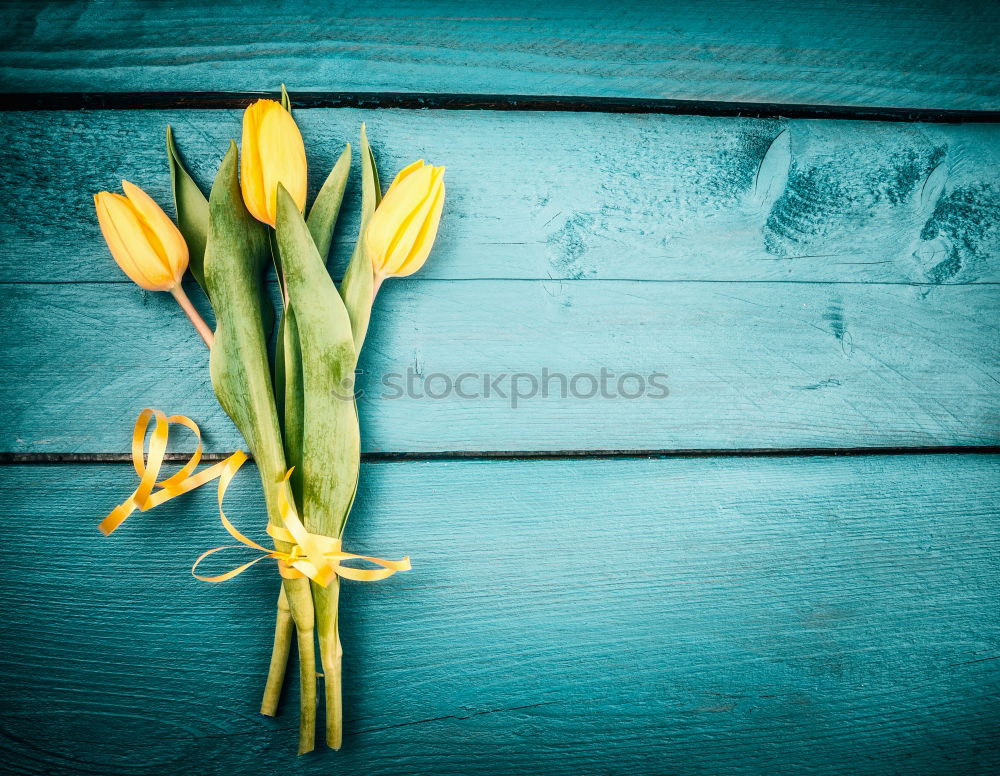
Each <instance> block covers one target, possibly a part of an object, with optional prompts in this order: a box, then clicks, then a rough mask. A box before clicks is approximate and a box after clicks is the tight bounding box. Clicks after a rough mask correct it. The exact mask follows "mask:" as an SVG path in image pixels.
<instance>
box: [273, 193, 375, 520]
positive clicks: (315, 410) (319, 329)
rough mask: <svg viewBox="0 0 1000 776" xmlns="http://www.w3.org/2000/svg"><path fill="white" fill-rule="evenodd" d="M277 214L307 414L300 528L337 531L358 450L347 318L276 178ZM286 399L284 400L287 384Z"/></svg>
mask: <svg viewBox="0 0 1000 776" xmlns="http://www.w3.org/2000/svg"><path fill="white" fill-rule="evenodd" d="M277 215H278V217H277V228H276V233H277V238H278V248H279V250H280V251H281V264H282V267H283V268H284V271H285V281H286V283H287V284H288V296H289V299H290V302H291V304H290V307H289V309H292V307H291V305H294V310H295V312H294V321H295V324H294V325H295V327H296V332H297V334H298V337H297V340H298V342H299V346H300V350H301V368H302V388H301V390H302V409H303V417H304V418H308V423H305V424H304V425H303V429H302V443H301V451H302V465H301V469H302V501H301V512H302V519H303V522H304V523H305V526H306V529H307V530H309V531H311V532H314V533H320V534H324V535H326V536H334V537H338V538H339V537H340V536H341V534H342V532H343V529H344V524H345V523H346V521H347V514H348V510H349V508H350V504H351V502H352V500H353V498H354V491H355V488H356V486H357V478H358V468H359V461H360V455H361V437H360V432H359V430H358V418H357V413H356V411H355V407H354V364H355V361H356V355H355V351H354V338H353V334H352V332H351V321H350V318H349V317H348V314H347V309H346V308H345V307H344V304H343V302H342V301H341V298H340V295H339V294H338V293H337V289H336V286H334V283H333V280H331V279H330V275H329V273H328V272H327V271H326V266H325V264H324V262H323V260H322V259H321V258H320V255H319V252H318V251H317V249H316V244H315V242H313V238H312V235H311V234H310V233H309V228H308V227H307V226H306V223H305V221H304V220H303V218H302V214H301V213H300V212H299V210H298V208H297V207H296V205H295V202H294V201H293V200H292V198H291V196H290V195H289V194H288V192H287V191H286V190H285V188H284V187H283V186H280V185H279V187H278V214H277ZM288 328H289V327H288V326H287V324H286V329H285V331H286V334H287V332H288ZM285 344H286V346H287V345H288V339H287V337H286V342H285ZM287 357H288V353H287V347H286V358H287ZM285 379H286V381H287V380H288V365H287V363H286V370H285ZM285 401H286V407H287V403H288V401H289V392H288V391H287V390H286V395H285ZM286 415H287V409H286Z"/></svg>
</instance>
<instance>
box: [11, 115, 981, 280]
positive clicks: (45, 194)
mask: <svg viewBox="0 0 1000 776" xmlns="http://www.w3.org/2000/svg"><path fill="white" fill-rule="evenodd" d="M296 118H297V119H298V121H299V123H300V124H301V125H302V128H303V133H304V135H305V138H306V143H307V147H308V149H309V154H310V163H311V171H312V179H313V190H314V191H315V190H316V189H318V187H319V185H320V184H321V183H322V181H323V179H324V177H325V175H326V173H327V172H328V171H329V170H330V168H331V167H332V166H333V164H334V162H335V161H336V159H337V157H338V155H339V154H340V151H341V149H342V148H343V145H344V143H345V142H348V141H351V142H355V141H356V139H357V133H358V128H359V125H360V124H361V122H362V121H367V122H368V128H369V134H370V137H372V139H373V141H374V143H375V147H376V151H377V153H378V156H379V160H380V162H381V164H382V170H383V176H384V177H385V178H386V179H389V178H391V175H392V174H394V173H395V171H396V170H398V169H400V168H401V167H402V166H403V165H405V164H407V163H408V162H409V161H412V160H413V159H415V158H420V157H423V158H426V159H428V160H431V161H433V162H434V163H436V164H446V165H447V167H448V173H447V175H448V202H447V203H446V212H445V216H444V224H443V229H442V232H441V236H440V239H439V242H438V245H437V247H436V248H435V252H434V255H433V257H432V259H431V261H430V262H428V264H427V266H426V267H425V268H424V269H423V270H422V272H421V277H432V278H448V279H467V278H516V279H546V280H547V279H550V278H568V279H576V278H581V279H592V280H597V279H602V280H603V279H616V280H617V279H630V280H631V279H635V280H727V281H731V280H737V281H744V280H747V281H759V280H768V281H811V282H815V281H822V282H839V283H847V282H852V283H855V282H857V283H861V282H873V281H877V282H891V283H927V284H937V283H966V282H997V281H1000V174H998V170H1000V126H997V125H966V126H960V125H955V126H948V125H919V124H913V125H907V124H884V123H870V122H844V121H764V120H749V119H737V118H731V119H727V118H698V117H683V116H650V115H646V116H633V115H602V114H570V113H517V112H506V113H505V112H488V111H487V112H474V111H399V110H397V111H381V112H372V111H360V110H308V111H300V112H298V113H297V114H296ZM168 123H169V124H172V125H173V126H174V131H175V133H176V136H177V139H178V142H179V144H180V146H181V148H182V150H183V151H184V153H185V157H186V159H187V160H188V162H189V164H190V166H191V167H192V169H193V171H194V172H195V174H196V176H197V177H198V178H199V179H200V181H201V182H202V184H203V185H204V186H205V188H206V190H207V187H208V184H209V183H210V182H211V180H212V179H213V178H214V175H215V171H216V169H217V167H218V164H219V160H220V155H221V153H222V151H223V150H224V149H225V148H226V146H227V145H228V141H229V138H231V137H239V131H240V114H239V112H238V111H96V112H59V113H52V112H49V113H7V114H0V131H2V132H3V134H4V137H5V138H6V140H5V143H4V146H3V148H0V161H2V163H0V186H2V187H3V190H4V191H6V192H7V196H8V197H9V200H10V201H11V202H13V203H16V207H11V208H6V209H4V211H3V213H2V214H0V281H6V282H25V281H31V282H36V281H41V282H65V281H68V280H74V281H75V280H96V281H102V282H104V281H120V280H123V279H124V276H123V275H122V274H121V273H120V272H119V270H118V268H117V267H116V266H115V265H114V264H113V263H112V262H111V261H110V259H109V257H108V254H107V250H106V249H105V247H104V244H103V241H102V240H101V238H100V233H99V231H98V228H97V222H96V219H95V217H94V213H93V203H92V201H91V198H90V195H91V193H92V192H95V191H100V190H102V189H112V190H113V189H115V188H116V187H117V186H118V185H119V181H120V179H122V178H127V179H129V180H132V181H134V182H136V183H138V184H139V185H141V186H143V187H145V188H147V189H148V190H149V191H150V193H151V194H152V195H153V196H154V197H155V198H156V199H158V200H159V201H160V202H163V203H164V204H165V205H166V204H167V203H169V202H170V201H171V196H170V188H169V187H170V184H169V175H168V171H167V165H166V158H165V153H164V147H163V145H164V141H163V137H164V128H165V126H166V125H167V124H168ZM358 180H359V176H358V174H357V171H355V176H354V180H353V182H352V185H351V186H350V187H349V191H348V200H347V202H346V204H345V218H344V219H343V222H342V223H341V228H340V229H339V230H338V234H337V242H336V245H335V259H334V262H333V264H334V274H335V275H337V276H338V277H339V274H340V272H341V271H342V268H343V266H344V264H345V262H346V257H347V256H349V255H350V250H351V242H352V240H353V238H354V235H355V234H356V232H357V218H356V213H357V210H358V207H357V197H358V192H357V181H358Z"/></svg>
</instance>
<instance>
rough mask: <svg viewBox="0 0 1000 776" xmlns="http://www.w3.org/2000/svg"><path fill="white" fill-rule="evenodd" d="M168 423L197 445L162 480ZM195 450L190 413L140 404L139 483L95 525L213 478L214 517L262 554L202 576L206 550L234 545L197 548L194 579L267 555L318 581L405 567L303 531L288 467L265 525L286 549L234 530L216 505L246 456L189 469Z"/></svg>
mask: <svg viewBox="0 0 1000 776" xmlns="http://www.w3.org/2000/svg"><path fill="white" fill-rule="evenodd" d="M154 418H155V420H156V425H155V426H154V427H153V433H152V434H150V437H149V450H148V451H147V450H146V449H145V446H146V445H145V441H146V432H147V431H148V429H149V421H150V420H151V419H154ZM171 423H179V424H181V425H183V426H185V427H187V428H189V429H191V431H193V432H194V433H195V436H197V437H198V446H197V448H195V451H194V453H193V454H192V455H191V458H190V459H189V460H188V462H187V463H186V464H184V466H183V467H181V469H180V471H178V472H177V473H176V474H174V475H172V476H171V477H168V478H167V479H165V480H163V481H162V482H157V481H156V477H157V475H158V474H159V472H160V467H161V466H162V465H163V456H164V453H166V450H167V437H168V435H169V431H170V424H171ZM201 454H202V445H201V429H199V428H198V424H197V423H195V422H194V421H193V420H191V419H190V418H187V417H185V416H183V415H172V416H170V417H169V418H168V417H167V416H166V415H165V414H164V413H162V412H160V411H159V410H151V409H145V410H143V411H142V412H141V413H139V417H138V419H137V420H136V422H135V429H134V430H133V431H132V465H133V466H134V467H135V471H136V474H138V475H139V487H137V488H136V489H135V491H134V492H133V493H132V495H131V496H129V497H128V498H127V499H126V500H125V501H124V502H122V503H121V504H119V505H118V506H117V507H115V508H114V509H113V510H111V513H110V514H109V515H108V516H107V517H105V518H104V520H102V521H101V523H100V525H98V529H99V530H100V532H101V533H102V534H104V535H105V536H107V535H109V534H110V533H111V532H112V531H114V530H115V529H116V528H118V526H120V525H121V524H122V523H123V522H125V519H126V518H127V517H128V516H129V515H131V514H132V513H133V512H135V510H136V509H138V510H139V511H140V512H145V511H147V510H149V509H152V508H153V507H155V506H159V505H160V504H163V503H164V502H166V501H169V500H170V499H172V498H174V497H176V496H179V495H181V494H182V493H187V492H188V491H191V490H194V489H195V488H198V487H201V486H202V485H204V484H205V483H207V482H211V481H212V480H214V479H216V478H218V479H219V489H218V502H219V517H220V519H221V520H222V525H223V527H224V528H225V529H226V531H227V532H228V533H229V535H230V536H232V537H233V538H234V539H236V540H237V541H238V542H240V544H242V545H244V546H246V547H250V548H251V549H254V550H257V551H259V552H261V553H263V555H261V556H260V557H259V558H255V559H254V560H252V561H250V562H249V563H244V564H243V565H242V566H239V567H237V568H235V569H233V570H232V571H228V572H226V573H225V574H219V575H218V576H214V577H205V576H201V575H199V574H197V573H195V570H196V569H197V568H198V564H200V563H201V562H202V561H203V560H204V559H205V558H207V557H208V556H209V555H213V554H215V553H217V552H221V551H222V550H227V549H233V548H234V547H216V548H215V549H212V550H208V551H207V552H204V553H202V554H201V555H200V556H199V557H198V559H197V560H196V561H195V562H194V565H193V566H191V573H192V574H193V575H194V576H195V577H196V578H197V579H200V580H203V581H205V582H225V581H226V580H228V579H232V578H233V577H236V576H239V575H240V574H242V573H243V572H244V571H246V570H247V569H248V568H250V567H251V566H253V565H254V564H256V563H259V562H260V561H262V560H266V559H268V558H271V559H273V560H276V561H277V562H278V571H279V573H280V574H281V576H283V577H285V578H287V579H294V578H296V577H308V578H309V579H311V580H312V581H314V582H316V583H317V584H319V585H322V586H324V587H326V586H327V585H329V584H330V582H332V581H333V578H334V577H335V576H338V577H343V578H344V579H352V580H355V581H358V582H376V581H378V580H380V579H385V578H386V577H390V576H392V575H393V574H395V573H396V572H397V571H409V570H410V568H411V567H410V559H409V557H405V558H403V559H402V560H395V561H394V560H382V559H381V558H369V557H368V556H365V555H354V554H353V553H349V552H343V550H342V549H341V541H340V539H335V538H333V537H332V536H323V535H321V534H313V533H309V532H308V531H307V530H306V529H305V526H304V525H302V521H301V520H300V519H299V516H298V513H297V512H296V511H295V505H294V504H293V503H292V500H291V498H290V497H289V490H290V489H289V485H288V478H289V477H291V474H292V472H291V470H289V471H288V472H287V473H286V474H285V476H284V478H283V479H282V481H281V486H280V490H279V492H278V513H279V515H280V516H281V520H282V522H283V523H284V527H282V526H277V525H270V524H269V525H268V526H267V533H268V534H269V535H270V536H271V538H273V539H275V540H277V541H279V542H286V543H288V544H290V545H291V548H290V549H289V550H288V551H287V552H286V551H282V550H269V549H267V548H266V547H262V546H261V545H259V544H257V542H255V541H253V540H252V539H248V538H247V537H246V536H244V535H243V534H242V533H240V532H239V531H238V530H237V529H236V526H234V525H233V524H232V523H231V522H230V521H229V518H227V517H226V514H225V512H223V511H222V501H223V499H224V498H225V495H226V490H227V488H228V487H229V483H231V482H232V480H233V477H234V476H235V475H236V472H237V471H239V468H240V467H241V466H242V465H243V464H244V463H245V462H246V460H247V457H246V455H245V454H244V453H242V452H235V453H233V454H232V455H231V456H229V457H228V458H226V459H225V460H223V461H220V462H219V463H217V464H215V465H214V466H210V467H209V468H207V469H203V470H202V471H200V472H198V473H197V474H194V470H195V469H196V468H197V467H198V464H199V463H200V462H201ZM154 488H159V490H157V491H156V492H154ZM345 560H364V561H368V562H369V563H372V564H374V565H376V566H381V568H378V569H356V568H351V567H350V566H343V565H341V561H345Z"/></svg>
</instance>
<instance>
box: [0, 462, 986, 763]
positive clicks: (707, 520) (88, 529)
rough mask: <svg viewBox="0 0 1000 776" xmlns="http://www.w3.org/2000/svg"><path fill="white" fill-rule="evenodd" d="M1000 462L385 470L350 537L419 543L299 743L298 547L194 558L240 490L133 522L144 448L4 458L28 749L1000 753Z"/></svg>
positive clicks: (399, 759) (360, 620) (814, 758)
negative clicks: (275, 636)
mask: <svg viewBox="0 0 1000 776" xmlns="http://www.w3.org/2000/svg"><path fill="white" fill-rule="evenodd" d="M998 475H1000V459H998V457H996V456H968V455H965V456H932V457H881V456H870V457H864V458H839V459H838V458H823V459H808V458H805V459H785V460H768V459H754V460H719V459H716V460H669V459H668V460H634V461H613V462H609V461H574V462H565V461H563V462H545V463H539V462H533V463H524V462H482V463H469V462H465V463H440V462H437V463H418V462H405V463H388V464H374V465H370V466H366V467H365V468H364V470H363V472H362V489H361V492H360V493H359V499H358V507H359V508H358V509H356V511H355V515H354V517H352V519H351V522H350V524H349V525H348V529H347V534H346V541H347V546H349V547H350V548H351V549H352V550H355V551H358V552H365V553H371V554H379V555H382V556H383V557H397V556H399V555H401V554H403V553H408V554H410V555H411V556H412V557H413V560H414V571H413V572H411V573H407V574H403V575H398V576H396V577H394V578H392V579H391V580H388V581H386V582H383V583H379V584H373V585H355V584H351V585H347V586H346V593H345V599H346V601H345V615H344V641H345V650H346V675H347V677H348V679H347V685H346V687H347V693H348V695H347V710H348V711H347V720H348V731H349V732H348V735H347V738H346V743H345V749H344V751H342V752H341V753H340V754H334V753H332V752H323V753H319V754H317V755H315V756H311V757H308V758H305V759H300V760H295V759H294V749H293V747H294V735H293V730H292V728H293V727H294V724H295V723H294V719H293V715H292V713H291V710H293V709H294V705H295V704H294V699H291V698H288V699H286V701H285V707H284V713H283V714H282V715H281V716H279V717H278V718H276V719H275V720H273V721H271V720H267V719H264V718H262V717H259V716H258V715H257V714H256V703H257V694H258V691H259V685H260V682H261V680H262V677H263V673H264V670H265V666H266V661H267V656H268V652H269V647H268V644H267V638H268V633H269V630H270V623H271V616H272V614H271V611H270V609H271V607H270V602H271V601H272V598H273V593H274V587H275V575H273V574H272V573H270V570H265V569H264V567H262V566H258V567H256V568H255V569H253V570H252V571H250V572H247V573H246V574H245V575H244V576H243V577H241V578H240V579H239V580H238V581H235V582H231V583H227V584H224V585H218V586H212V585H207V584H204V583H200V582H197V581H195V580H193V579H192V578H191V577H190V576H189V574H188V568H189V565H190V563H191V561H192V560H193V559H194V557H195V556H196V555H197V554H198V553H199V552H200V551H201V550H203V549H205V548H208V547H211V546H216V545H219V544H224V543H226V539H227V537H226V535H225V534H224V532H223V531H222V528H221V526H220V525H219V524H218V518H217V516H216V515H215V506H214V501H213V500H214V495H213V493H211V492H210V490H211V489H210V488H204V489H202V490H201V491H199V492H197V493H194V494H191V495H190V496H186V497H184V498H183V499H179V500H177V501H174V502H172V503H171V504H168V505H165V506H163V507H160V508H157V509H156V510H155V511H154V512H151V513H148V514H145V515H143V514H137V515H135V516H133V517H132V518H130V520H129V521H128V522H127V523H126V524H125V525H124V526H123V527H122V528H121V529H120V530H119V532H118V533H116V534H115V535H114V536H113V537H111V538H110V539H104V538H102V537H100V536H99V535H98V533H97V531H96V530H95V529H94V526H95V524H96V522H97V521H98V520H99V519H100V517H101V516H102V515H103V514H104V512H105V511H106V510H108V509H109V508H110V507H112V506H113V505H114V504H115V503H116V502H117V501H119V500H120V499H121V498H123V497H124V496H125V495H126V493H127V492H128V491H129V490H130V488H131V479H132V476H133V475H132V473H131V470H130V469H129V467H127V466H116V467H108V466H77V467H70V466H52V467H37V466H36V467H19V466H7V467H3V468H2V469H0V496H2V498H3V503H4V505H5V514H6V518H7V519H6V520H5V521H4V522H3V527H2V528H0V532H2V535H3V537H4V540H5V546H6V547H8V548H9V551H8V554H9V558H8V562H7V563H5V564H3V568H2V572H0V574H2V577H3V580H4V590H5V606H6V612H7V614H6V620H5V626H4V628H3V629H2V630H0V643H2V650H3V654H4V661H3V667H2V668H0V693H2V695H3V697H4V699H5V702H4V705H3V709H2V712H0V725H2V733H3V736H2V739H0V746H2V748H3V750H4V751H3V755H2V756H3V760H4V770H5V772H8V773H15V774H23V775H25V776H28V775H29V774H31V775H34V774H42V773H44V774H49V775H51V776H58V775H60V774H71V773H72V774H87V773H90V774H100V775H101V776H116V775H117V774H131V775H133V776H140V775H142V774H162V773H165V772H170V773H177V774H188V773H192V774H193V773H197V774H198V776H215V775H216V774H218V775H219V776H223V775H227V774H232V773H240V774H247V775H248V776H251V775H252V774H265V773H273V772H274V769H275V768H279V767H284V766H289V767H292V768H294V770H295V772H297V773H303V774H310V773H330V772H331V770H336V771H338V772H344V773H353V772H365V773H370V774H373V776H378V775H379V774H398V773H411V774H422V773H434V774H444V775H445V776H447V775H449V774H456V775H459V774H469V773H476V774H483V775H484V776H486V775H488V774H509V773H512V772H516V773H525V774H543V773H544V774H573V776H577V775H578V774H626V773H627V774H636V775H638V776H643V775H645V774H648V775H649V776H654V775H655V776H659V775H660V774H663V773H671V774H680V775H683V774H702V773H711V774H718V776H728V775H730V774H732V775H733V776H735V775H736V774H739V775H741V776H742V774H746V773H771V774H795V773H811V774H821V775H825V774H844V775H845V776H846V775H848V774H849V775H850V776H865V775H868V774H871V775H872V776H876V775H879V776H881V774H885V773H887V772H889V771H891V772H892V773H896V774H903V775H905V776H915V775H917V774H927V775H928V776H930V775H935V776H936V775H937V774H942V773H963V774H970V775H973V774H984V775H985V774H992V773H996V772H997V769H998V768H1000V759H998V752H1000V747H998V743H1000V742H998V739H997V728H996V718H997V716H998V714H1000V661H998V660H997V655H998V654H1000V622H998V619H997V616H996V615H997V587H998V584H1000V565H998V558H1000V512H998V505H1000V476H998ZM258 490H259V484H258V483H257V480H256V477H255V476H254V473H253V472H252V471H246V472H243V473H241V474H240V475H239V476H238V477H237V479H236V482H235V483H234V486H233V488H232V489H231V491H230V492H231V494H232V495H231V497H230V499H229V500H228V501H227V512H228V513H229V514H230V516H232V517H233V518H234V519H235V520H236V522H237V524H238V525H239V526H241V527H244V528H246V529H247V530H251V532H252V535H255V536H256V535H257V534H261V535H262V532H260V531H256V532H254V531H252V527H253V526H254V525H257V526H263V524H264V520H265V518H264V515H263V512H262V509H261V507H260V497H259V493H258ZM240 557H241V556H240V555H239V553H234V555H233V556H232V557H231V560H232V561H233V562H234V563H235V562H237V561H238V560H239V558H240ZM220 568H221V566H220ZM887 765H890V766H891V767H890V768H889V769H888V770H887Z"/></svg>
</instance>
